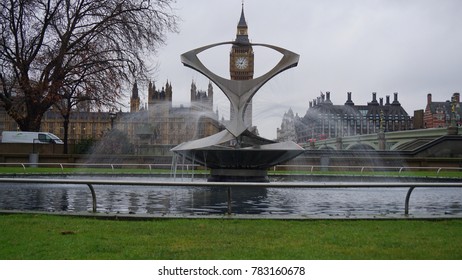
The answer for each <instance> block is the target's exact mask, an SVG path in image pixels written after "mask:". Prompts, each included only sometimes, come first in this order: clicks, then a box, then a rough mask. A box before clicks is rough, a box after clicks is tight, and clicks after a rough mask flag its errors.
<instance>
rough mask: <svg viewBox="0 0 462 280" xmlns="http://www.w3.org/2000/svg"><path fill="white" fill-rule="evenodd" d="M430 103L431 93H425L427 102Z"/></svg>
mask: <svg viewBox="0 0 462 280" xmlns="http://www.w3.org/2000/svg"><path fill="white" fill-rule="evenodd" d="M431 103H432V94H431V93H429V94H427V104H431Z"/></svg>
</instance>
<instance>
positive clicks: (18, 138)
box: [2, 131, 64, 144]
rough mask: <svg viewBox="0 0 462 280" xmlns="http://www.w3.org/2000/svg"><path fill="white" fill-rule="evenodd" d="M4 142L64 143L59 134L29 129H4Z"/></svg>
mask: <svg viewBox="0 0 462 280" xmlns="http://www.w3.org/2000/svg"><path fill="white" fill-rule="evenodd" d="M2 143H28V144H34V143H39V144H48V143H54V144H64V142H63V141H62V140H61V139H59V137H58V136H56V135H54V134H53V133H50V132H29V131H3V132H2Z"/></svg>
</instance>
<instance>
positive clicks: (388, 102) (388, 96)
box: [385, 95, 390, 105]
mask: <svg viewBox="0 0 462 280" xmlns="http://www.w3.org/2000/svg"><path fill="white" fill-rule="evenodd" d="M386 98H387V103H385V105H390V95H387V96H386Z"/></svg>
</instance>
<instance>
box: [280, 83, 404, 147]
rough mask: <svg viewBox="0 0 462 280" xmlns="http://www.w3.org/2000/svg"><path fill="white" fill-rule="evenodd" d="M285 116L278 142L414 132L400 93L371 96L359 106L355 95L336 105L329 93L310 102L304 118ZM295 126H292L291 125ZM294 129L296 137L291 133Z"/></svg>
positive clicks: (373, 94) (288, 114) (302, 141)
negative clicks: (364, 103)
mask: <svg viewBox="0 0 462 280" xmlns="http://www.w3.org/2000/svg"><path fill="white" fill-rule="evenodd" d="M292 116H293V113H292V114H290V111H289V113H286V115H285V116H284V119H283V125H282V126H281V129H278V131H277V133H278V140H285V139H287V137H288V136H287V135H290V137H295V138H296V140H295V141H296V142H298V143H307V142H310V141H316V140H323V139H328V138H336V137H345V136H353V135H361V134H373V133H378V132H379V131H385V132H387V131H400V130H408V129H412V122H411V117H410V116H409V115H408V114H407V112H406V111H405V110H404V108H403V107H402V106H401V103H400V102H399V101H398V93H394V99H393V101H391V100H390V96H386V100H385V102H384V100H383V98H380V99H379V100H377V94H376V93H375V92H373V93H372V100H371V101H370V102H368V103H367V104H366V105H356V104H355V103H354V102H353V100H352V93H351V92H348V93H347V100H346V102H345V104H343V105H334V104H333V103H332V101H331V99H330V92H326V94H324V93H321V96H319V97H318V98H316V99H314V100H313V101H310V102H309V108H308V110H307V112H306V114H305V116H303V117H299V116H298V115H295V116H293V120H290V121H289V120H288V119H290V118H292ZM292 123H293V125H292ZM293 130H295V136H294V135H293V134H294V133H293V132H292V131H293Z"/></svg>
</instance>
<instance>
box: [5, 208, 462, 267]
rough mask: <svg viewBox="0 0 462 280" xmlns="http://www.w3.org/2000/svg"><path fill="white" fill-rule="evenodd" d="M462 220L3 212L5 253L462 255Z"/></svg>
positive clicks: (200, 256)
mask: <svg viewBox="0 0 462 280" xmlns="http://www.w3.org/2000/svg"><path fill="white" fill-rule="evenodd" d="M461 233H462V221H461V220H441V221H424V220H393V221H387V220H356V221H351V220H303V221H289V220H234V219H218V220H217V219H159V220H148V221H121V220H98V219H94V218H78V217H64V216H54V215H35V214H12V215H0V259H20V260H25V259H27V260H29V259H33V260H36V259H47V260H49V259H59V260H63V259H91V260H96V259H109V260H114V259H129V260H132V259H133V260H139V259H166V260H169V259H226V260H229V259H340V260H344V259H361V260H363V259H432V260H433V259H445V260H447V259H461V258H462V234H461Z"/></svg>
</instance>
